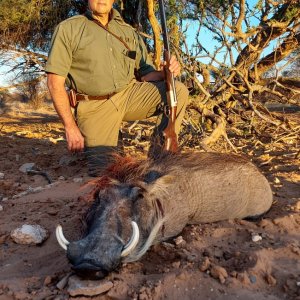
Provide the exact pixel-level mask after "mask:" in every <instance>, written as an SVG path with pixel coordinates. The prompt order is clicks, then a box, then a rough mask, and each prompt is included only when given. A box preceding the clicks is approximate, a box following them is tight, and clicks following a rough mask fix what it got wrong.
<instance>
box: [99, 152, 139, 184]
mask: <svg viewBox="0 0 300 300" xmlns="http://www.w3.org/2000/svg"><path fill="white" fill-rule="evenodd" d="M141 162H142V161H141V160H138V159H136V158H134V157H130V156H121V155H119V154H117V153H116V154H114V155H113V162H112V163H111V164H110V165H109V166H108V167H107V168H106V170H105V174H107V175H108V176H109V177H111V178H113V179H116V180H118V181H119V182H121V183H125V182H127V181H128V180H129V179H130V178H135V177H136V175H137V174H138V173H139V172H137V170H138V169H139V166H140V165H141Z"/></svg>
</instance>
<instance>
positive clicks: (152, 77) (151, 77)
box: [141, 55, 181, 81]
mask: <svg viewBox="0 0 300 300" xmlns="http://www.w3.org/2000/svg"><path fill="white" fill-rule="evenodd" d="M165 66H167V62H162V63H161V68H162V69H161V70H160V71H154V72H150V73H148V74H146V75H145V76H143V77H142V78H141V81H159V80H164V79H165V71H164V69H163V68H164V67H165ZM180 70H181V67H180V64H179V62H178V61H177V59H176V56H174V55H172V56H171V58H170V63H169V71H170V72H171V73H173V75H174V77H176V76H178V75H180Z"/></svg>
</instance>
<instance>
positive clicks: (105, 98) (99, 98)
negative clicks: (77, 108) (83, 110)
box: [76, 93, 116, 101]
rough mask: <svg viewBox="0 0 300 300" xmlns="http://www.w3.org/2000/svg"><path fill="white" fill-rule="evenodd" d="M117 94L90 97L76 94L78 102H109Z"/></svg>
mask: <svg viewBox="0 0 300 300" xmlns="http://www.w3.org/2000/svg"><path fill="white" fill-rule="evenodd" d="M115 94H116V93H112V94H108V95H103V96H89V95H85V94H76V100H77V101H89V100H107V99H109V98H111V97H112V96H113V95H115Z"/></svg>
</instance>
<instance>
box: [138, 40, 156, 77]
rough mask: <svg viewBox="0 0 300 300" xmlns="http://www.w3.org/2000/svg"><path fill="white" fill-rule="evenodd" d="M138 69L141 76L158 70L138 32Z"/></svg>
mask: <svg viewBox="0 0 300 300" xmlns="http://www.w3.org/2000/svg"><path fill="white" fill-rule="evenodd" d="M137 40H138V45H137V60H136V61H137V66H136V67H137V69H138V72H139V75H140V76H145V75H146V74H148V73H150V72H153V71H156V70H155V67H154V65H153V63H152V61H151V58H150V56H149V55H148V51H147V48H146V46H145V43H144V41H143V40H142V38H141V36H140V35H138V34H137Z"/></svg>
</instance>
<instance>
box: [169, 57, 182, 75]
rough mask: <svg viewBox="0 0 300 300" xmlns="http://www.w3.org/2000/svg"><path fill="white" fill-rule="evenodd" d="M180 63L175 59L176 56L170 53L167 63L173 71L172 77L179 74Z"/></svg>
mask: <svg viewBox="0 0 300 300" xmlns="http://www.w3.org/2000/svg"><path fill="white" fill-rule="evenodd" d="M180 70H181V67H180V64H179V62H178V61H177V59H176V56H174V55H172V56H171V58H170V63H169V71H170V72H171V73H173V75H174V77H176V76H178V75H180Z"/></svg>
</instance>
